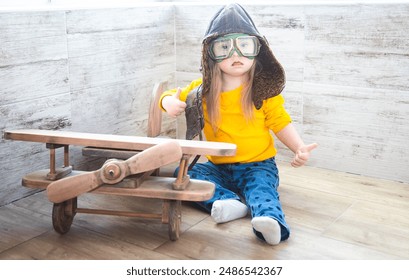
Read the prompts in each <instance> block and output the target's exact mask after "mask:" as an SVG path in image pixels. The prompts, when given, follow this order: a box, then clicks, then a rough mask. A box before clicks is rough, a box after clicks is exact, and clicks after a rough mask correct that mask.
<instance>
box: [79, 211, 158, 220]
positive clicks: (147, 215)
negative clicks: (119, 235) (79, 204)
mask: <svg viewBox="0 0 409 280" xmlns="http://www.w3.org/2000/svg"><path fill="white" fill-rule="evenodd" d="M75 211H76V212H77V213H83V214H98V215H111V216H122V217H133V218H143V219H162V215H161V214H151V213H136V212H129V211H116V210H103V209H90V208H77V209H76V210H75Z"/></svg>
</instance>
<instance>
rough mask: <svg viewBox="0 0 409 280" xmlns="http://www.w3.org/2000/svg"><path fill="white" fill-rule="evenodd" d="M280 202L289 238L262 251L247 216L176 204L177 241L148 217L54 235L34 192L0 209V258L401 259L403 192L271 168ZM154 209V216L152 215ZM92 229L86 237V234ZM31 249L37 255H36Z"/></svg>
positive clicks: (83, 218) (156, 206)
mask: <svg viewBox="0 0 409 280" xmlns="http://www.w3.org/2000/svg"><path fill="white" fill-rule="evenodd" d="M278 168H279V170H280V187H279V189H278V190H279V192H280V200H281V202H282V205H283V209H284V212H285V214H286V219H287V222H288V224H289V226H290V228H291V236H290V239H288V240H287V241H285V242H282V243H280V244H279V245H278V246H269V245H266V244H265V243H263V242H261V241H259V240H257V238H256V237H255V235H254V234H253V231H252V228H251V223H250V220H251V218H250V216H248V217H245V218H242V219H239V220H235V221H232V222H229V223H225V224H215V223H214V222H213V220H212V219H211V217H209V214H207V213H205V212H203V211H202V210H201V209H199V208H198V207H197V206H195V205H193V204H190V203H189V204H187V203H185V204H184V205H183V207H182V215H183V218H182V224H181V234H180V239H179V240H178V241H176V242H172V241H169V239H168V236H167V233H166V225H164V224H162V223H161V222H160V221H156V220H145V219H139V218H127V217H113V216H101V215H89V214H82V213H78V214H77V215H76V216H75V219H74V221H73V227H72V229H71V231H70V232H69V233H67V234H66V235H64V236H60V235H59V234H57V233H55V232H53V230H52V225H51V203H49V201H48V200H47V198H46V195H45V193H44V192H41V193H38V194H35V195H32V196H29V197H26V198H24V199H21V200H19V201H16V202H14V203H12V204H10V205H7V206H4V207H1V208H0V214H1V215H0V221H1V223H0V259H31V258H35V259H73V258H76V259H129V260H131V259H132V260H135V259H151V258H152V259H179V260H184V259H203V260H226V259H242V260H248V259H252V260H258V259H260V260H395V259H401V260H405V259H407V258H408V257H409V254H408V250H407V244H409V243H408V236H409V235H408V223H409V215H407V209H409V208H408V207H409V205H408V203H409V199H408V198H409V186H408V184H403V183H396V182H394V181H389V180H378V179H374V178H371V177H365V176H358V175H353V174H348V173H344V172H336V171H331V170H327V169H321V168H313V167H304V168H292V167H291V166H290V165H288V164H284V163H282V162H278ZM78 207H86V208H94V209H110V210H115V211H134V212H145V213H160V210H161V203H160V201H159V200H153V199H143V198H137V197H123V196H111V195H96V194H92V193H88V194H84V195H83V196H81V197H80V198H79V200H78ZM155 211H157V212H155ZM91 232H92V237H91V235H90V233H91ZM40 247H41V250H40V249H39V248H40Z"/></svg>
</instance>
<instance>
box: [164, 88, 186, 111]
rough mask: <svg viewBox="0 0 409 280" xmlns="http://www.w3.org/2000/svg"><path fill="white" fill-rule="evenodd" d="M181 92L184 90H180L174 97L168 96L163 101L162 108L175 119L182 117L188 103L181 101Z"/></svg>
mask: <svg viewBox="0 0 409 280" xmlns="http://www.w3.org/2000/svg"><path fill="white" fill-rule="evenodd" d="M181 92H182V90H181V89H180V88H178V90H177V92H176V93H175V94H174V95H168V96H165V97H164V98H163V99H162V107H163V109H165V110H166V112H167V113H168V115H169V116H171V117H174V118H175V117H177V116H179V115H181V114H182V113H183V112H184V111H185V109H186V103H185V102H183V101H180V99H179V97H180V93H181Z"/></svg>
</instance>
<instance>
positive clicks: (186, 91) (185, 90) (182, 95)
mask: <svg viewBox="0 0 409 280" xmlns="http://www.w3.org/2000/svg"><path fill="white" fill-rule="evenodd" d="M201 83H202V78H199V79H196V80H194V81H192V82H191V83H190V84H189V85H188V86H186V87H184V88H182V92H181V93H180V98H179V99H180V100H181V101H183V102H185V101H186V99H187V95H188V94H189V92H191V91H192V90H193V89H194V88H196V87H198V86H199V85H200V84H201ZM176 92H177V88H174V89H170V90H167V91H165V92H163V93H162V95H161V96H160V98H159V104H158V105H159V107H160V108H161V109H162V111H165V109H164V108H163V107H162V100H163V98H164V97H166V96H169V95H174V94H176Z"/></svg>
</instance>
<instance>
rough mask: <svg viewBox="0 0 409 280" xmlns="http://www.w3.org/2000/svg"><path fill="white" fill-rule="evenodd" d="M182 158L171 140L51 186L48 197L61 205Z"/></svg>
mask: <svg viewBox="0 0 409 280" xmlns="http://www.w3.org/2000/svg"><path fill="white" fill-rule="evenodd" d="M181 158H182V148H181V147H180V145H179V143H178V142H177V141H172V140H170V141H168V142H164V143H161V144H158V145H155V146H153V147H150V148H148V149H146V150H144V151H142V152H140V153H138V154H136V155H134V156H132V157H130V158H129V159H127V160H117V159H110V160H107V161H106V162H105V163H104V165H103V166H102V167H101V168H100V169H98V170H95V171H91V172H85V173H82V174H79V175H76V176H70V177H66V178H63V179H60V180H57V181H54V182H52V183H51V184H49V185H48V187H47V196H48V199H49V200H50V201H51V202H54V203H61V202H63V201H66V200H68V199H71V198H74V197H77V196H78V195H80V194H82V193H85V192H89V191H92V190H94V189H96V188H98V187H100V186H101V185H103V184H110V185H112V184H116V183H119V182H121V181H122V180H123V179H124V178H125V177H127V176H129V175H134V174H139V173H143V172H147V171H150V170H154V169H157V168H159V167H161V166H164V165H167V164H170V163H173V162H176V161H178V160H180V159H181Z"/></svg>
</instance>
